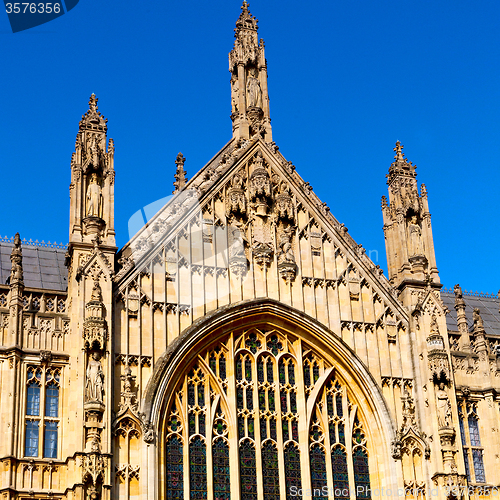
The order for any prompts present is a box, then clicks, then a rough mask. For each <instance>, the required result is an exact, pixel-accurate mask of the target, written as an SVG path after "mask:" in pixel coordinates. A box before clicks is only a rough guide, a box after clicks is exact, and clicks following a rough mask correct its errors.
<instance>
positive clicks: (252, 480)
mask: <svg viewBox="0 0 500 500" xmlns="http://www.w3.org/2000/svg"><path fill="white" fill-rule="evenodd" d="M240 485H241V500H255V499H256V498H257V469H256V463H255V449H254V447H253V445H252V443H251V442H250V441H244V442H243V443H241V444H240Z"/></svg>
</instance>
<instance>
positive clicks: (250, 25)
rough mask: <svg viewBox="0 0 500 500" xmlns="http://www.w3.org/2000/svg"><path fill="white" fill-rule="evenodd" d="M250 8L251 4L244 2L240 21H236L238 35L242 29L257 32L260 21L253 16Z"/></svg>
mask: <svg viewBox="0 0 500 500" xmlns="http://www.w3.org/2000/svg"><path fill="white" fill-rule="evenodd" d="M249 7H250V4H249V3H248V2H246V1H244V2H243V5H242V6H241V14H240V17H238V20H237V21H236V28H235V30H234V31H235V32H236V35H237V34H238V33H239V31H240V30H241V29H249V30H255V31H257V23H258V20H257V19H255V17H254V16H252V14H251V13H250V10H249Z"/></svg>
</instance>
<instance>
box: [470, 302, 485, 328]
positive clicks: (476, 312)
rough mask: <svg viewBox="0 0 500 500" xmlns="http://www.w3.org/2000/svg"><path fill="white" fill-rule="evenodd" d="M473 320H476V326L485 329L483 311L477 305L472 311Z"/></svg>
mask: <svg viewBox="0 0 500 500" xmlns="http://www.w3.org/2000/svg"><path fill="white" fill-rule="evenodd" d="M472 320H473V321H474V328H478V329H484V325H483V318H481V311H480V310H479V308H478V307H475V308H474V311H473V312H472Z"/></svg>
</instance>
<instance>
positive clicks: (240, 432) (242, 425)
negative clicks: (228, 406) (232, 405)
mask: <svg viewBox="0 0 500 500" xmlns="http://www.w3.org/2000/svg"><path fill="white" fill-rule="evenodd" d="M242 437H245V419H244V418H243V417H238V439H241V438H242Z"/></svg>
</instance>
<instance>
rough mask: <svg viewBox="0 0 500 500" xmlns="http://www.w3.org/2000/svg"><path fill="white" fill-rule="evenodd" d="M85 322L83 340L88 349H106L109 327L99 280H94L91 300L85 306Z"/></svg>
mask: <svg viewBox="0 0 500 500" xmlns="http://www.w3.org/2000/svg"><path fill="white" fill-rule="evenodd" d="M85 316H86V318H85V321H84V322H83V340H84V345H85V348H86V349H93V348H97V349H100V350H101V351H104V349H105V346H106V341H107V339H108V328H107V323H106V320H105V319H104V317H105V312H104V304H103V302H102V291H101V286H100V285H99V281H98V280H95V281H94V287H93V289H92V295H91V298H90V301H89V302H88V304H87V305H86V306H85Z"/></svg>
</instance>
